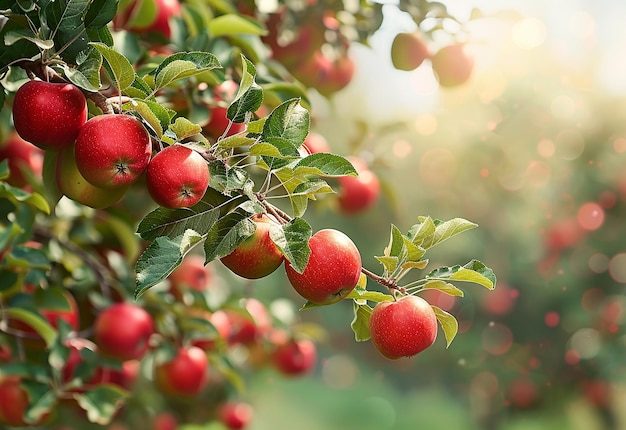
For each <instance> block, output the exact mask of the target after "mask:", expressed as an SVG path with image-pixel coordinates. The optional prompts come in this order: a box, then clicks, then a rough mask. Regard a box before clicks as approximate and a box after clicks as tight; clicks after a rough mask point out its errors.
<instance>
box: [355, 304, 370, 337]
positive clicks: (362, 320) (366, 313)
mask: <svg viewBox="0 0 626 430" xmlns="http://www.w3.org/2000/svg"><path fill="white" fill-rule="evenodd" d="M371 316H372V308H371V307H370V306H369V305H367V304H365V305H359V304H357V303H356V302H355V303H354V318H353V319H352V322H351V323H350V327H351V328H352V331H353V332H354V339H355V340H356V341H357V342H365V341H368V340H370V338H371V334H370V317H371Z"/></svg>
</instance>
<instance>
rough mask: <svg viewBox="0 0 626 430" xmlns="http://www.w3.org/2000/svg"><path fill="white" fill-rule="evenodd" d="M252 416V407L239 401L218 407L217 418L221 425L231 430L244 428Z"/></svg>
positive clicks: (232, 401)
mask: <svg viewBox="0 0 626 430" xmlns="http://www.w3.org/2000/svg"><path fill="white" fill-rule="evenodd" d="M253 415H254V410H253V409H252V406H250V405H249V404H247V403H244V402H241V401H234V400H231V401H229V402H226V403H224V404H223V405H222V406H220V409H219V418H220V421H221V422H222V424H224V425H225V426H226V427H227V428H229V429H231V430H239V429H242V428H244V427H246V426H247V425H248V424H249V423H250V421H252V417H253Z"/></svg>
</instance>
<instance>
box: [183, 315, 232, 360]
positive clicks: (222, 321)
mask: <svg viewBox="0 0 626 430" xmlns="http://www.w3.org/2000/svg"><path fill="white" fill-rule="evenodd" d="M203 316H204V317H205V318H206V319H207V321H209V322H210V323H211V324H212V325H213V327H215V330H217V334H218V336H219V338H220V339H222V340H223V341H228V338H229V336H230V332H231V319H230V318H229V316H228V314H227V313H226V312H225V311H223V310H217V311H215V312H213V313H210V312H208V311H206V312H203ZM217 341H218V339H217V338H216V337H215V336H212V337H210V338H195V339H193V340H192V341H191V344H192V345H193V346H197V347H198V348H200V349H202V350H204V351H212V350H213V349H215V346H216V343H217Z"/></svg>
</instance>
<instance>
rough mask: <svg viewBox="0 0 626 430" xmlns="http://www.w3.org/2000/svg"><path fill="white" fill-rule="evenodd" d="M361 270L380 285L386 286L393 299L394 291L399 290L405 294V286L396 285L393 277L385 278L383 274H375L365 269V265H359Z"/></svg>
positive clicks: (394, 296)
mask: <svg viewBox="0 0 626 430" xmlns="http://www.w3.org/2000/svg"><path fill="white" fill-rule="evenodd" d="M361 272H362V273H363V274H365V275H366V276H367V277H368V278H370V279H372V280H373V281H376V282H377V283H379V284H380V285H383V286H385V287H387V288H388V289H389V291H390V292H391V295H392V296H393V298H394V299H395V298H396V295H395V293H396V292H399V293H401V294H403V295H404V294H406V288H404V287H400V286H398V284H396V281H395V280H394V279H387V278H385V277H383V276H380V275H377V274H375V273H374V272H371V271H369V270H367V269H366V268H365V267H361Z"/></svg>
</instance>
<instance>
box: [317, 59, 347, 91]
mask: <svg viewBox="0 0 626 430" xmlns="http://www.w3.org/2000/svg"><path fill="white" fill-rule="evenodd" d="M354 69H355V66H354V61H352V58H350V57H349V56H348V55H342V56H340V57H339V58H337V59H336V60H335V61H331V63H330V69H329V72H328V77H327V78H326V79H323V80H321V81H320V82H318V83H317V85H316V86H315V88H316V89H317V91H319V92H320V94H322V95H324V96H326V97H329V96H331V95H333V94H335V93H336V92H337V91H339V90H342V89H344V88H345V87H346V86H348V84H349V83H350V82H351V81H352V78H353V76H354V72H355V70H354Z"/></svg>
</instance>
